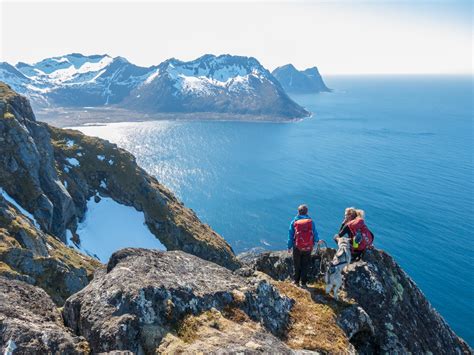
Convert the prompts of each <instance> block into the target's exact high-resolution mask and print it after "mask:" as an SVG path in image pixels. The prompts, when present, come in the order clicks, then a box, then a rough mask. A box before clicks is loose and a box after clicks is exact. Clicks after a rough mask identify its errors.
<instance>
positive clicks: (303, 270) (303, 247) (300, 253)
mask: <svg viewBox="0 0 474 355" xmlns="http://www.w3.org/2000/svg"><path fill="white" fill-rule="evenodd" d="M318 240H319V239H318V232H317V231H316V228H315V226H314V222H313V220H312V219H311V217H309V216H308V206H306V205H301V206H299V207H298V215H297V216H296V217H295V218H294V219H293V220H292V221H291V224H290V230H289V231H288V253H291V249H293V263H294V269H295V274H294V283H295V284H296V285H299V282H300V280H301V285H302V286H306V282H307V281H308V269H309V266H310V262H311V251H312V250H313V247H314V243H315V242H317V241H318Z"/></svg>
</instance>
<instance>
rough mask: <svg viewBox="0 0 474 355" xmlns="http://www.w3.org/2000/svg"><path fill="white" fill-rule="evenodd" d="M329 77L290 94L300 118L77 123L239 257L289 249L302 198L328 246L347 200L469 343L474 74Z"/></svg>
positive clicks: (473, 289) (473, 294)
mask: <svg viewBox="0 0 474 355" xmlns="http://www.w3.org/2000/svg"><path fill="white" fill-rule="evenodd" d="M326 83H327V85H328V86H329V87H331V88H333V89H334V92H332V93H324V94H319V95H304V96H293V99H294V100H295V101H297V102H298V103H300V104H301V105H303V106H305V107H306V108H307V109H309V110H310V111H312V112H314V116H313V117H312V118H309V119H305V120H303V121H301V122H296V123H280V124H278V123H249V122H211V121H209V122H206V121H201V122H176V121H166V122H163V121H161V122H145V123H117V124H111V125H108V126H106V127H82V128H81V130H82V131H83V132H85V133H87V134H91V135H97V136H100V137H103V138H106V139H109V140H111V141H113V142H115V143H117V144H119V145H120V146H121V147H123V148H125V149H127V150H129V151H131V152H132V153H133V154H135V156H136V157H137V161H138V163H139V164H140V165H141V166H142V167H144V168H145V169H146V170H147V171H148V172H150V173H151V174H153V175H155V176H156V177H157V178H158V180H159V181H161V182H162V183H163V184H165V185H166V186H168V187H169V188H170V189H171V190H172V191H173V192H174V193H175V194H176V195H177V196H178V197H179V198H180V199H181V200H183V202H184V203H185V204H186V205H187V206H188V207H191V208H192V209H193V210H195V211H196V213H197V215H198V216H199V217H200V218H201V219H202V220H203V221H204V222H206V223H208V224H210V225H211V226H212V228H214V229H215V230H216V231H217V232H219V233H220V234H221V235H222V236H224V237H225V238H226V239H227V241H229V243H230V244H231V245H232V247H233V248H234V250H235V251H236V252H241V251H244V250H246V249H249V248H252V247H264V248H267V249H285V248H286V240H287V229H288V225H289V222H290V220H291V218H292V217H293V216H294V215H295V213H296V208H297V206H298V205H299V204H301V203H307V204H308V205H309V212H310V215H311V216H312V217H313V218H314V219H315V221H316V225H317V229H318V231H319V234H320V237H321V238H322V239H325V240H327V241H330V240H331V237H332V235H334V233H335V232H337V230H338V227H339V224H340V222H341V220H342V217H343V214H344V208H345V207H349V206H355V207H357V208H362V209H364V210H365V211H366V221H367V223H368V225H369V227H370V228H371V230H372V231H373V232H374V234H375V245H376V247H378V248H381V249H384V250H386V251H388V252H389V253H390V254H391V255H393V256H394V257H395V259H396V260H397V262H398V263H399V264H401V266H402V267H403V268H404V270H405V271H406V272H407V273H408V274H409V275H410V276H411V277H412V278H413V279H414V280H415V282H416V283H417V284H418V286H419V287H420V288H421V289H422V291H423V292H424V293H425V295H426V296H427V297H428V299H429V300H430V301H431V303H432V304H433V306H434V307H435V308H436V309H437V310H438V311H439V312H440V313H441V314H442V315H443V316H444V317H445V319H446V320H447V321H448V323H449V324H450V325H451V326H452V328H453V329H454V330H455V331H456V332H457V333H458V334H459V335H460V336H462V337H463V338H464V339H465V340H466V341H468V342H469V343H470V344H471V345H474V333H473V324H474V323H473V320H474V312H473V305H472V304H473V301H474V286H473V285H474V283H473V281H474V277H473V273H472V270H473V256H472V255H473V251H474V250H473V249H474V242H473V239H474V218H473V214H474V204H473V192H474V179H473V174H474V173H473V172H474V169H473V153H474V149H473V145H474V143H473V81H472V77H469V76H465V77H463V76H452V77H450V76H334V77H327V78H326ZM328 244H329V245H332V244H333V242H331V243H328Z"/></svg>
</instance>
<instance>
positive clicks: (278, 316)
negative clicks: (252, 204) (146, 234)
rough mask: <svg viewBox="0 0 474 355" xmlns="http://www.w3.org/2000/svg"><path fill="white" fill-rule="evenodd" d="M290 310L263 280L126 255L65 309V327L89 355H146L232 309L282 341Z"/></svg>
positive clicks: (176, 259)
mask: <svg viewBox="0 0 474 355" xmlns="http://www.w3.org/2000/svg"><path fill="white" fill-rule="evenodd" d="M178 275H179V276H178ZM291 305H292V301H291V300H290V299H288V298H286V297H281V296H280V295H279V293H278V291H277V290H276V289H275V288H274V287H273V286H272V285H270V284H269V283H268V282H267V281H264V280H262V279H258V278H243V277H240V276H238V275H236V274H234V273H232V272H231V271H230V270H228V269H225V268H223V267H220V266H218V265H216V264H213V263H210V262H208V261H205V260H202V259H200V258H197V257H195V256H192V255H189V254H186V253H184V252H179V251H174V252H158V251H150V250H146V249H131V248H128V249H123V250H121V251H119V252H116V253H115V254H114V255H113V256H112V257H111V259H110V261H109V264H108V265H107V273H105V274H103V275H100V276H98V277H96V278H95V279H94V280H93V281H92V282H91V283H90V284H89V285H88V286H87V287H86V288H84V289H83V290H81V291H80V292H78V293H77V294H75V295H73V296H72V297H70V298H69V299H68V300H67V301H66V304H65V306H64V319H65V321H66V324H67V325H68V326H69V327H71V328H72V329H73V330H74V331H75V332H76V334H80V335H83V336H84V337H85V338H86V339H87V340H88V341H89V343H90V345H91V349H92V351H94V352H102V351H112V350H130V351H134V352H136V353H143V352H145V353H149V352H153V351H155V349H156V348H158V347H159V346H160V343H161V341H162V340H163V338H164V337H165V335H166V334H167V333H169V332H171V331H172V329H173V327H175V326H177V325H178V324H179V323H180V322H181V321H182V320H183V318H184V317H185V316H187V315H199V314H201V313H203V312H206V311H209V310H211V309H212V308H214V309H217V310H219V311H221V310H223V309H224V308H226V307H234V308H238V309H240V310H241V311H243V312H244V313H245V314H246V315H247V316H248V317H249V318H250V319H252V320H254V321H256V322H259V323H261V324H262V325H263V326H264V327H265V328H266V329H267V330H268V331H270V332H271V333H273V334H275V335H282V334H283V333H284V331H285V329H286V326H287V323H288V319H289V318H288V317H289V311H290V309H291Z"/></svg>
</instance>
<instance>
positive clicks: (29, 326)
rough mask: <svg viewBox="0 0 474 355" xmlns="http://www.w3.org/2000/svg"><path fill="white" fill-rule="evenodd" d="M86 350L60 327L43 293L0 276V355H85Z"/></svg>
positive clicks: (58, 315)
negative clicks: (10, 351)
mask: <svg viewBox="0 0 474 355" xmlns="http://www.w3.org/2000/svg"><path fill="white" fill-rule="evenodd" d="M88 349H89V347H88V344H87V342H86V341H85V340H84V338H81V337H77V336H74V335H73V334H72V333H71V332H70V330H68V329H67V328H66V327H64V325H63V324H62V318H61V314H60V313H59V311H58V310H57V308H56V306H55V304H54V303H53V302H52V301H51V299H50V298H49V296H48V295H47V294H46V292H44V291H43V290H42V289H40V288H37V287H34V286H31V285H28V284H26V283H24V282H21V281H17V280H8V279H6V278H4V277H1V276H0V351H1V352H2V354H11V353H9V352H8V350H13V354H87V353H88Z"/></svg>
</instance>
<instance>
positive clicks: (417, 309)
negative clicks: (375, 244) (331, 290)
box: [343, 250, 472, 354]
mask: <svg viewBox="0 0 474 355" xmlns="http://www.w3.org/2000/svg"><path fill="white" fill-rule="evenodd" d="M343 290H344V291H345V292H346V294H347V297H348V298H352V299H354V300H355V301H356V302H357V304H358V305H359V306H360V307H362V308H363V310H364V311H365V312H366V313H367V315H368V316H369V317H370V319H371V320H372V324H373V327H374V330H375V332H374V336H375V339H376V342H377V343H378V344H379V346H380V350H381V351H382V352H389V353H394V352H398V353H406V352H412V353H429V352H431V353H434V354H441V353H449V354H463V353H465V354H470V353H472V349H470V348H469V346H468V345H467V344H466V343H465V342H464V341H463V340H462V339H461V338H459V337H458V336H457V335H456V334H455V333H454V332H453V331H452V329H451V328H450V327H449V325H448V324H447V323H446V322H445V320H444V319H443V318H442V317H441V316H440V314H439V313H438V312H437V311H436V310H435V309H434V308H433V307H432V306H431V304H430V303H429V301H428V300H427V299H426V297H425V296H424V295H423V293H422V292H421V290H420V289H419V288H418V286H417V285H416V284H415V283H414V282H413V280H412V279H411V278H410V277H409V276H408V275H407V274H406V273H405V272H404V271H403V270H402V269H401V268H400V266H399V265H398V264H397V263H396V262H395V261H394V259H393V258H392V257H391V256H390V255H388V254H387V253H385V252H384V251H380V250H374V251H368V252H367V253H366V255H365V256H364V259H363V260H362V261H358V262H355V263H352V264H351V265H350V266H349V267H348V268H347V270H346V275H345V277H344V284H343Z"/></svg>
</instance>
